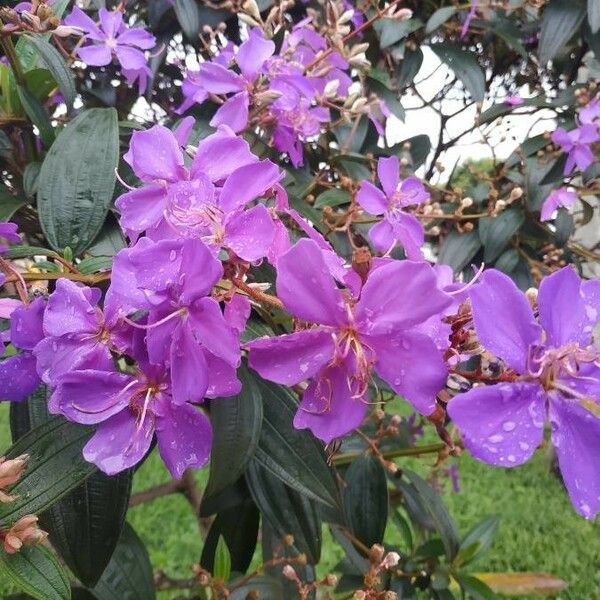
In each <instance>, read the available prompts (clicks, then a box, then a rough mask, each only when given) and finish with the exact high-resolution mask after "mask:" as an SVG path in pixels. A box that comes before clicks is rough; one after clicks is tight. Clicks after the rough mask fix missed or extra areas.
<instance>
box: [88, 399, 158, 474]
mask: <svg viewBox="0 0 600 600" xmlns="http://www.w3.org/2000/svg"><path fill="white" fill-rule="evenodd" d="M153 433H154V424H153V421H152V419H149V418H147V419H145V420H144V423H143V424H142V427H141V428H139V429H138V425H137V421H136V415H135V413H133V412H132V411H131V410H130V409H129V408H126V409H125V410H123V411H121V412H120V413H119V414H117V415H115V416H114V417H112V418H110V419H108V421H105V422H104V423H102V425H100V426H99V427H98V429H97V431H96V433H95V434H94V436H93V437H92V439H91V440H90V441H89V442H88V443H87V444H86V445H85V446H84V448H83V457H84V458H85V460H87V461H88V462H91V463H93V464H95V465H96V466H97V467H98V468H99V469H100V470H101V471H103V472H104V473H106V474H107V475H115V474H117V473H120V472H121V471H124V470H125V469H129V468H130V467H133V466H134V465H136V464H137V463H139V462H140V461H141V460H142V459H143V458H144V456H145V455H146V453H147V452H148V450H149V449H150V444H151V443H152V437H153Z"/></svg>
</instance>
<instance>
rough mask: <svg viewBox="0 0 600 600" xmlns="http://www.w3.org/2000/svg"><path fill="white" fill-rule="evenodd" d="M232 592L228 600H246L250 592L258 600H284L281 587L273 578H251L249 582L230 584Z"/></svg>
mask: <svg viewBox="0 0 600 600" xmlns="http://www.w3.org/2000/svg"><path fill="white" fill-rule="evenodd" d="M230 587H233V588H234V589H233V591H232V592H231V594H230V596H229V600H247V599H248V598H249V597H250V598H251V597H252V596H250V595H249V594H250V593H251V592H255V593H256V594H258V596H255V597H258V598H260V600H285V598H286V597H285V596H284V592H283V585H282V583H281V581H279V580H278V579H274V578H273V577H265V576H262V577H253V578H252V579H251V580H250V581H249V582H247V583H243V584H241V585H240V586H239V587H236V586H235V581H234V582H232V583H231V585H230Z"/></svg>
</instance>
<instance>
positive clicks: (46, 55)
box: [26, 35, 77, 108]
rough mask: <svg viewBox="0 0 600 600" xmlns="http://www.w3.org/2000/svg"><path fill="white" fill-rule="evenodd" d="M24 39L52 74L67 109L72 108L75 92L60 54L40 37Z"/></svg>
mask: <svg viewBox="0 0 600 600" xmlns="http://www.w3.org/2000/svg"><path fill="white" fill-rule="evenodd" d="M26 37H27V41H28V43H29V44H31V45H32V46H33V47H34V48H35V50H36V52H37V53H38V54H39V58H40V59H41V62H42V63H43V64H44V65H45V66H46V67H47V68H48V70H49V71H50V73H52V76H53V77H54V80H55V81H56V83H57V85H58V87H59V89H60V91H61V92H62V95H63V97H64V99H65V102H66V103H67V107H68V108H70V107H72V106H73V102H75V97H76V95H77V91H76V90H75V82H74V80H73V74H72V73H71V70H70V69H69V67H68V66H67V63H66V62H65V60H64V58H63V57H62V55H61V54H60V52H59V51H58V50H57V49H56V48H55V47H54V46H52V44H50V43H49V42H47V41H46V40H45V39H44V38H43V37H42V36H41V35H28V36H26Z"/></svg>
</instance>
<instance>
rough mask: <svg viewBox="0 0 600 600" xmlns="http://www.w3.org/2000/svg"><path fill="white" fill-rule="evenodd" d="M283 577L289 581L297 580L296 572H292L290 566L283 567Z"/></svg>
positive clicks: (292, 568) (292, 569)
mask: <svg viewBox="0 0 600 600" xmlns="http://www.w3.org/2000/svg"><path fill="white" fill-rule="evenodd" d="M283 576H284V577H285V578H286V579H289V580H290V581H296V579H298V575H296V571H294V567H292V565H285V566H284V567H283Z"/></svg>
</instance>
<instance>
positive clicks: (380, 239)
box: [356, 156, 429, 260]
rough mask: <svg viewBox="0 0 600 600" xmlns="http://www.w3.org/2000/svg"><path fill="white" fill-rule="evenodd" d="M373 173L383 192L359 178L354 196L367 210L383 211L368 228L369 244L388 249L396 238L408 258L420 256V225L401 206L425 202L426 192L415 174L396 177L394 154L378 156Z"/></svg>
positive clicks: (396, 165) (398, 168)
mask: <svg viewBox="0 0 600 600" xmlns="http://www.w3.org/2000/svg"><path fill="white" fill-rule="evenodd" d="M377 175H378V176H379V181H380V182H381V185H382V187H383V192H382V191H381V190H380V189H379V188H378V187H376V186H374V185H373V184H372V183H371V182H369V181H363V182H362V183H361V186H360V189H359V191H358V195H357V198H356V199H357V200H358V203H359V204H360V205H361V207H362V208H363V209H364V210H365V211H367V212H368V213H369V214H371V215H383V219H382V220H381V221H380V222H379V223H377V224H376V225H375V226H374V227H372V228H371V231H370V232H369V235H370V237H371V241H372V242H373V245H374V246H375V248H377V250H379V251H380V252H388V251H390V250H391V249H392V248H393V247H394V246H395V245H396V243H397V242H400V244H402V246H403V248H404V251H405V252H406V256H407V257H408V258H409V259H411V260H422V258H423V255H422V254H421V246H422V245H423V241H424V239H425V236H424V232H423V226H422V225H421V223H420V222H419V220H418V219H417V218H416V217H415V216H413V215H411V214H410V213H407V212H405V211H404V210H403V209H405V208H406V207H407V206H412V205H418V204H423V202H427V200H429V192H427V190H426V189H425V186H424V185H423V183H422V182H421V181H420V180H419V179H417V178H416V177H407V178H406V179H404V180H403V181H400V161H399V160H398V158H397V157H395V156H390V157H385V158H380V159H379V161H378V162H377Z"/></svg>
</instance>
